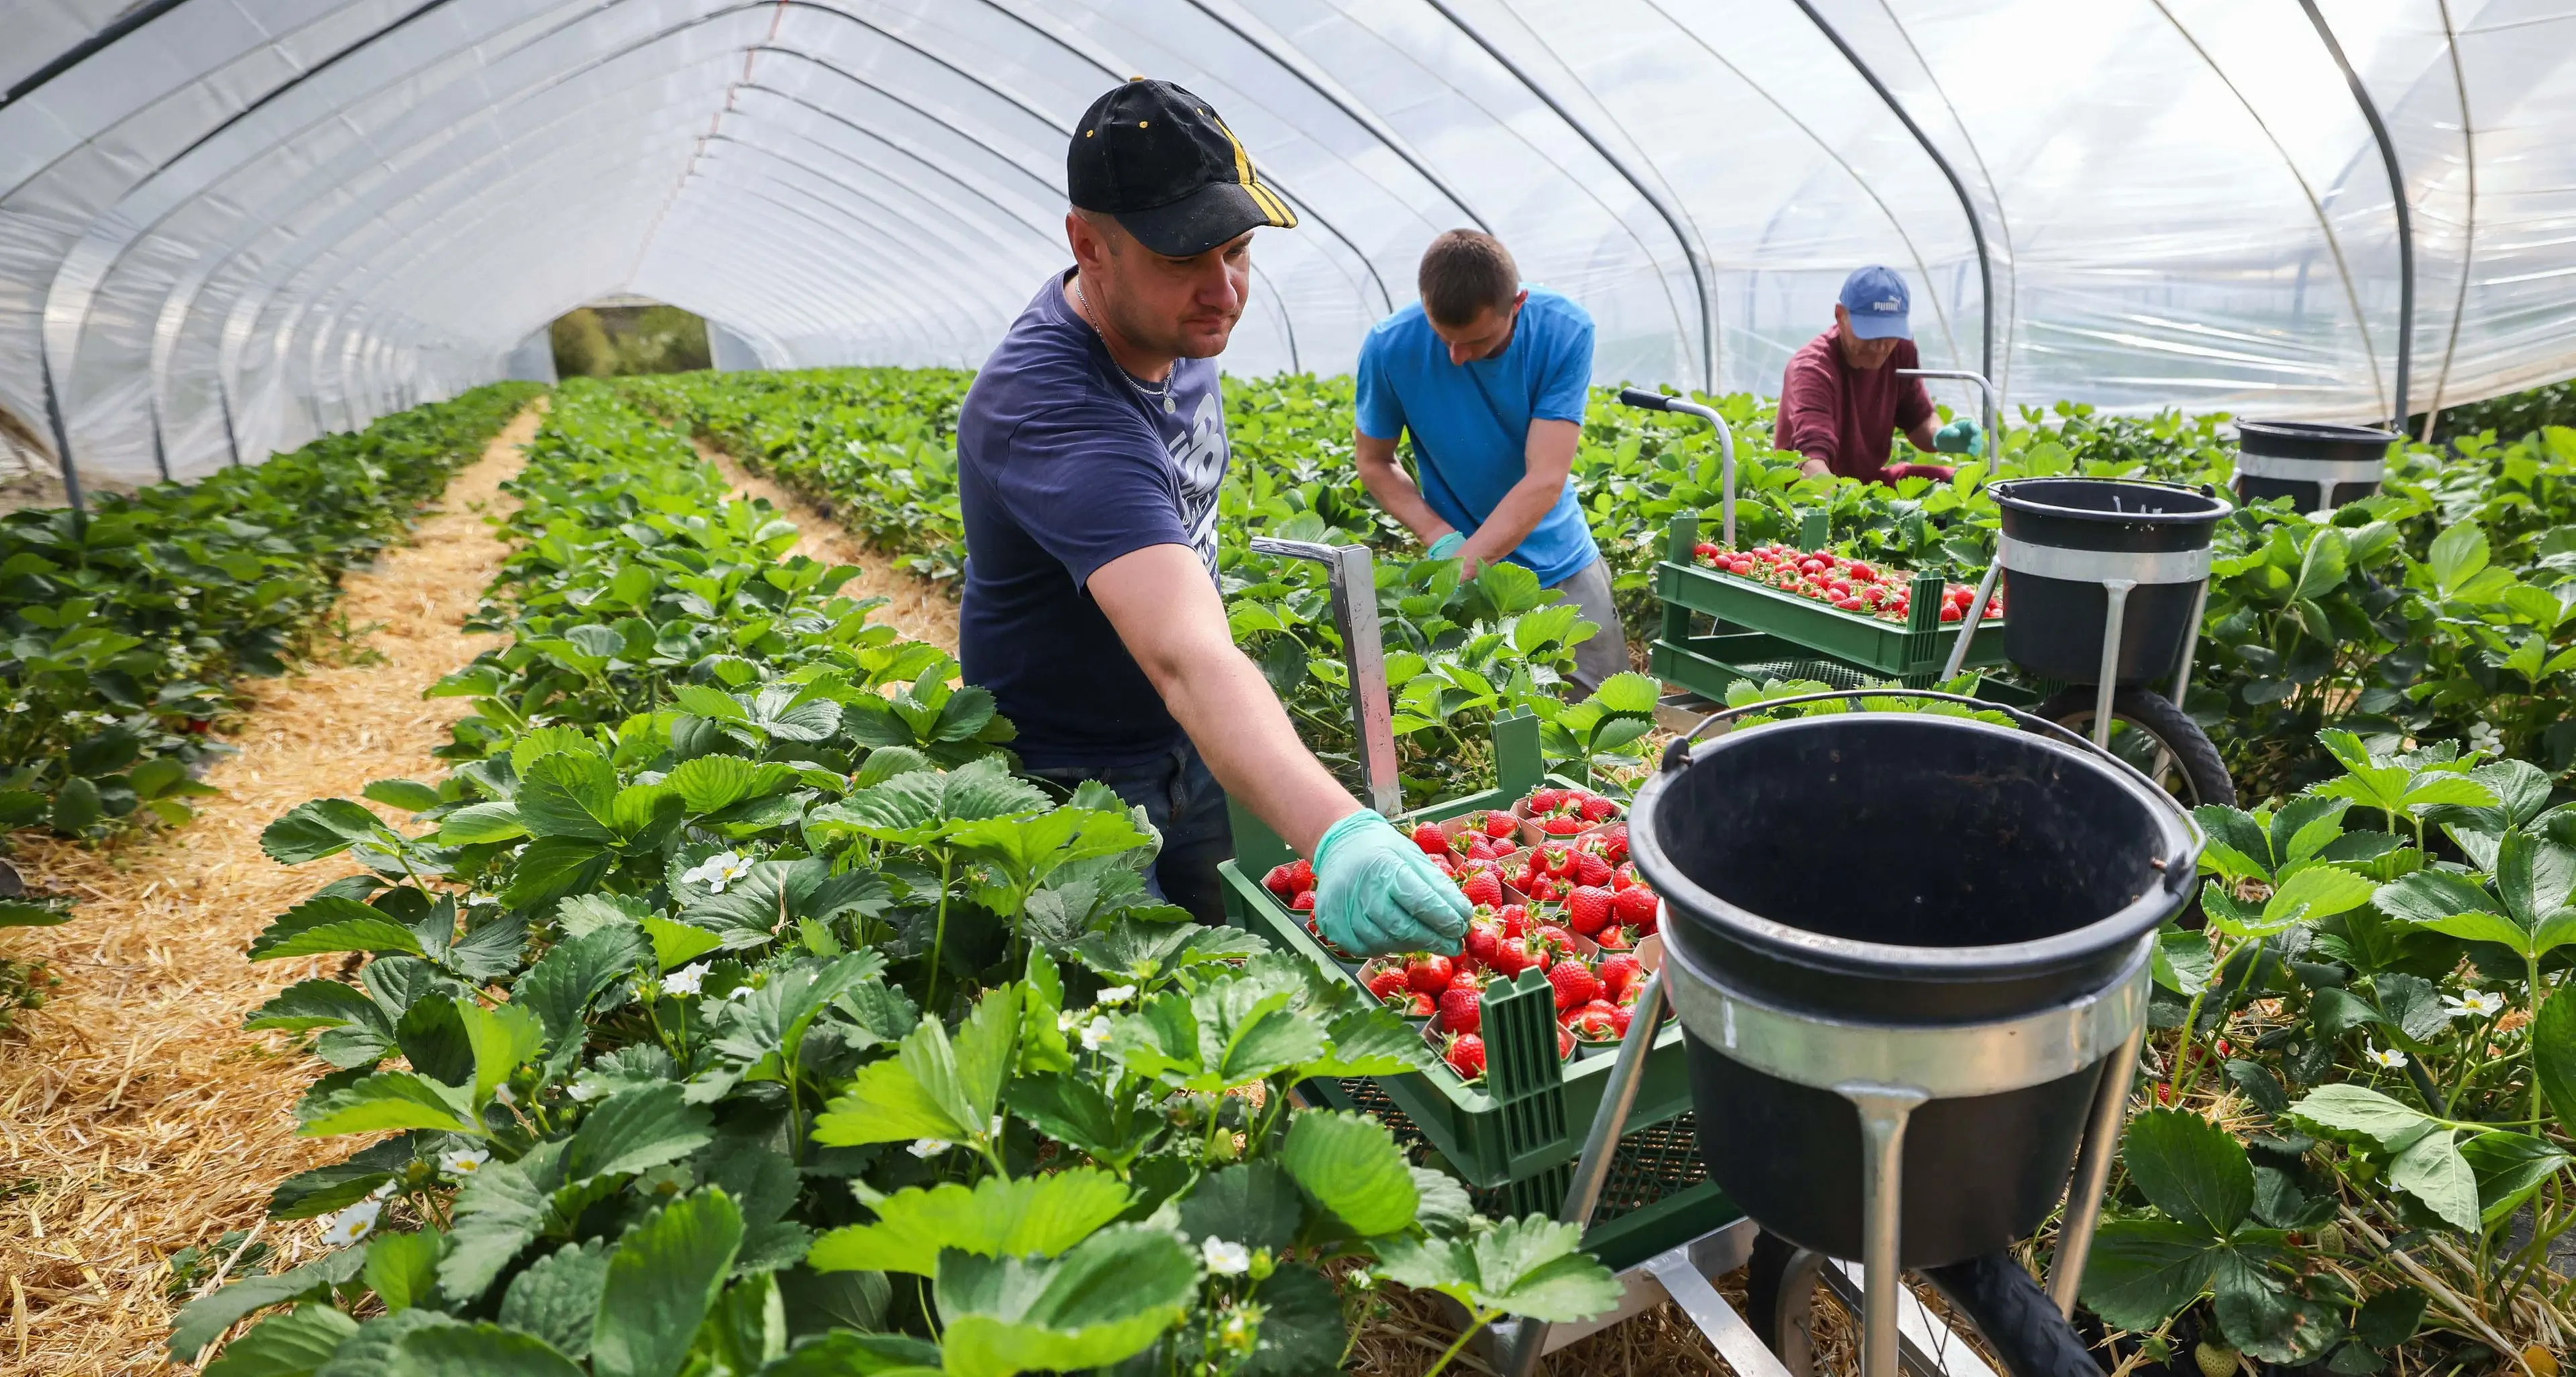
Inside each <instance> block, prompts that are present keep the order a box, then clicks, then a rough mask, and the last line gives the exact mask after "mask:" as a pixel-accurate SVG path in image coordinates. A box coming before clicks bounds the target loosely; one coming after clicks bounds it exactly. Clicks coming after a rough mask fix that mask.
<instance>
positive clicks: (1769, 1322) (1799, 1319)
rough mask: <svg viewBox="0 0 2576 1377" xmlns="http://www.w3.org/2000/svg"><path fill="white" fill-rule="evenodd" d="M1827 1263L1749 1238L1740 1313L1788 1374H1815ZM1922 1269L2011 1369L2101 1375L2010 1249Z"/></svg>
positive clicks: (2035, 1375)
mask: <svg viewBox="0 0 2576 1377" xmlns="http://www.w3.org/2000/svg"><path fill="white" fill-rule="evenodd" d="M1824 1265H1825V1258H1824V1255H1823V1254H1821V1253H1815V1252H1810V1251H1808V1250H1807V1249H1804V1248H1801V1247H1799V1246H1798V1245H1796V1244H1794V1243H1791V1242H1789V1241H1788V1240H1786V1239H1783V1238H1779V1237H1777V1236H1775V1235H1773V1234H1770V1233H1767V1232H1766V1233H1762V1234H1758V1235H1756V1236H1755V1238H1754V1240H1753V1256H1752V1258H1751V1260H1750V1261H1749V1262H1748V1263H1747V1264H1746V1267H1745V1294H1744V1310H1745V1315H1746V1318H1747V1319H1748V1321H1749V1322H1750V1323H1751V1324H1752V1325H1753V1329H1754V1332H1755V1333H1757V1334H1759V1335H1761V1337H1762V1342H1763V1343H1764V1344H1766V1345H1768V1346H1769V1347H1770V1349H1771V1352H1772V1353H1773V1355H1775V1356H1776V1357H1778V1358H1779V1360H1780V1366H1782V1367H1784V1368H1786V1369H1788V1371H1789V1374H1790V1377H1815V1373H1816V1361H1815V1297H1816V1285H1817V1283H1818V1282H1819V1281H1821V1280H1822V1279H1823V1276H1824ZM1923 1276H1924V1277H1925V1278H1926V1279H1927V1280H1929V1281H1930V1282H1931V1283H1932V1284H1933V1285H1934V1286H1935V1287H1937V1288H1939V1290H1940V1292H1941V1294H1942V1295H1943V1296H1944V1297H1946V1298H1947V1299H1948V1300H1949V1302H1950V1304H1951V1305H1952V1306H1954V1307H1955V1308H1957V1310H1958V1311H1959V1312H1960V1313H1961V1314H1963V1315H1965V1316H1966V1317H1967V1319H1968V1321H1969V1322H1970V1323H1972V1324H1974V1325H1975V1326H1976V1329H1977V1334H1978V1336H1979V1337H1980V1338H1982V1339H1984V1340H1985V1344H1986V1348H1987V1349H1988V1350H1989V1351H1991V1352H1992V1353H1993V1354H1994V1355H1995V1356H1996V1357H1998V1358H2000V1359H2002V1360H2003V1364H2004V1369H2005V1371H2006V1372H2008V1373H2010V1374H2011V1377H2101V1374H2102V1368H2101V1366H2100V1364H2098V1363H2096V1362H2095V1361H2094V1359H2093V1355H2092V1354H2091V1353H2090V1352H2089V1351H2087V1350H2086V1348H2085V1346H2084V1339H2083V1336H2082V1335H2080V1334H2078V1333H2077V1332H2076V1331H2075V1326H2073V1325H2072V1324H2069V1323H2067V1321H2066V1319H2065V1317H2064V1316H2061V1315H2059V1314H2058V1313H2057V1306H2056V1304H2055V1303H2054V1302H2052V1301H2050V1300H2049V1298H2048V1293H2047V1292H2045V1291H2042V1290H2041V1289H2040V1288H2039V1283H2038V1282H2036V1281H2033V1280H2032V1279H2031V1275H2030V1273H2028V1272H2025V1271H2023V1270H2022V1268H2021V1264H2020V1263H2018V1262H2015V1261H2014V1260H2013V1258H2012V1255H2011V1254H2010V1253H1989V1254H1987V1255H1985V1256H1984V1257H1978V1258H1970V1259H1969V1260H1967V1261H1966V1262H1955V1263H1951V1264H1950V1265H1948V1266H1945V1267H1933V1268H1927V1269H1925V1271H1924V1272H1923Z"/></svg>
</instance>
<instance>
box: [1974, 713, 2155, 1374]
mask: <svg viewBox="0 0 2576 1377" xmlns="http://www.w3.org/2000/svg"><path fill="white" fill-rule="evenodd" d="M2157 701H2159V702H2162V701H2163V700H2162V699H2158V700H2157ZM1923 1276H1924V1278H1925V1279H1926V1280H1928V1281H1930V1282H1931V1283H1932V1284H1933V1286H1935V1287H1937V1288H1939V1290H1940V1292H1941V1294H1942V1295H1943V1296H1944V1297H1946V1298H1947V1299H1948V1300H1949V1302H1950V1304H1952V1305H1954V1306H1956V1307H1958V1309H1959V1311H1960V1312H1961V1313H1962V1314H1965V1315H1966V1316H1967V1317H1968V1319H1969V1322H1971V1323H1973V1324H1974V1325H1976V1326H1977V1336H1978V1337H1979V1338H1982V1339H1984V1340H1985V1341H1986V1347H1987V1348H1988V1349H1990V1350H1992V1351H1993V1353H1994V1355H1995V1356H1996V1357H1998V1358H2001V1359H2003V1361H2004V1367H2005V1368H2006V1369H2007V1370H2009V1371H2010V1372H2012V1374H2013V1377H2101V1373H2102V1367H2101V1365H2100V1364H2099V1363H2096V1362H2095V1361H2094V1360H2093V1355H2092V1353H2090V1352H2089V1351H2087V1350H2086V1349H2085V1347H2084V1339H2083V1336H2082V1335H2079V1334H2077V1333H2076V1332H2075V1326H2074V1325H2072V1324H2069V1323H2067V1320H2066V1317H2065V1316H2063V1315H2060V1314H2058V1313H2057V1303H2056V1302H2055V1301H2052V1300H2050V1299H2049V1298H2048V1293H2047V1292H2046V1291H2043V1290H2041V1289H2039V1283H2038V1282H2037V1281H2034V1280H2032V1279H2031V1275H2030V1273H2028V1272H2025V1271H2023V1270H2022V1267H2021V1264H2020V1263H2018V1262H2016V1261H2014V1260H2013V1256H2012V1254H2010V1253H1988V1254H1986V1255H1985V1256H1984V1257H1972V1258H1970V1259H1968V1260H1967V1261H1965V1262H1953V1263H1951V1264H1949V1265H1948V1266H1946V1267H1927V1268H1925V1269H1924V1270H1923Z"/></svg>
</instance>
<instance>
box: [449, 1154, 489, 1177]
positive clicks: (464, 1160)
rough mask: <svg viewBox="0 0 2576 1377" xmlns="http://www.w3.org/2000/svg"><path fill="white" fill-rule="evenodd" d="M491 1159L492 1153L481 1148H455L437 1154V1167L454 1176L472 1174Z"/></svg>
mask: <svg viewBox="0 0 2576 1377" xmlns="http://www.w3.org/2000/svg"><path fill="white" fill-rule="evenodd" d="M491 1160H492V1154H491V1153H488V1152H485V1151H484V1150H483V1149H481V1148H455V1149H452V1150H450V1151H447V1152H442V1153H440V1154H438V1169H439V1170H440V1171H443V1172H446V1173H447V1174H448V1175H450V1176H454V1177H460V1178H461V1177H467V1176H472V1175H473V1174H474V1173H476V1172H478V1171H481V1170H482V1169H483V1164H484V1163H486V1162H489V1161H491Z"/></svg>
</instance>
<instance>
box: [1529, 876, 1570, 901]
mask: <svg viewBox="0 0 2576 1377" xmlns="http://www.w3.org/2000/svg"><path fill="white" fill-rule="evenodd" d="M1521 888H1522V890H1523V891H1525V892H1526V893H1527V894H1528V895H1529V896H1530V897H1531V898H1533V899H1536V900H1538V901H1539V902H1541V903H1549V904H1552V903H1555V902H1556V901H1557V900H1558V899H1560V898H1563V897H1564V895H1565V891H1564V890H1562V889H1560V888H1558V887H1557V883H1556V880H1555V879H1554V877H1552V876H1544V875H1543V876H1540V877H1538V878H1537V879H1534V880H1531V881H1530V882H1529V883H1528V884H1526V885H1523V886H1521Z"/></svg>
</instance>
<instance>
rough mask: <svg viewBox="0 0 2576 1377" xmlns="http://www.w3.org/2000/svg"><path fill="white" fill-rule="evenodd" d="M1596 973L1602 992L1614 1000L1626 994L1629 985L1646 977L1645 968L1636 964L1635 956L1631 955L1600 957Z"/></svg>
mask: <svg viewBox="0 0 2576 1377" xmlns="http://www.w3.org/2000/svg"><path fill="white" fill-rule="evenodd" d="M1598 974H1599V976H1600V978H1601V990H1602V993H1604V994H1607V995H1608V996H1610V998H1611V999H1612V1000H1614V1001H1615V1000H1617V999H1618V998H1619V996H1621V995H1623V994H1626V993H1627V992H1628V990H1629V987H1631V986H1633V985H1635V984H1636V983H1637V982H1638V981H1640V980H1643V979H1645V978H1646V968H1645V967H1643V966H1641V965H1638V964H1637V958H1635V957H1633V956H1626V955H1619V956H1605V957H1603V958H1601V969H1600V971H1599V972H1598Z"/></svg>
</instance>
